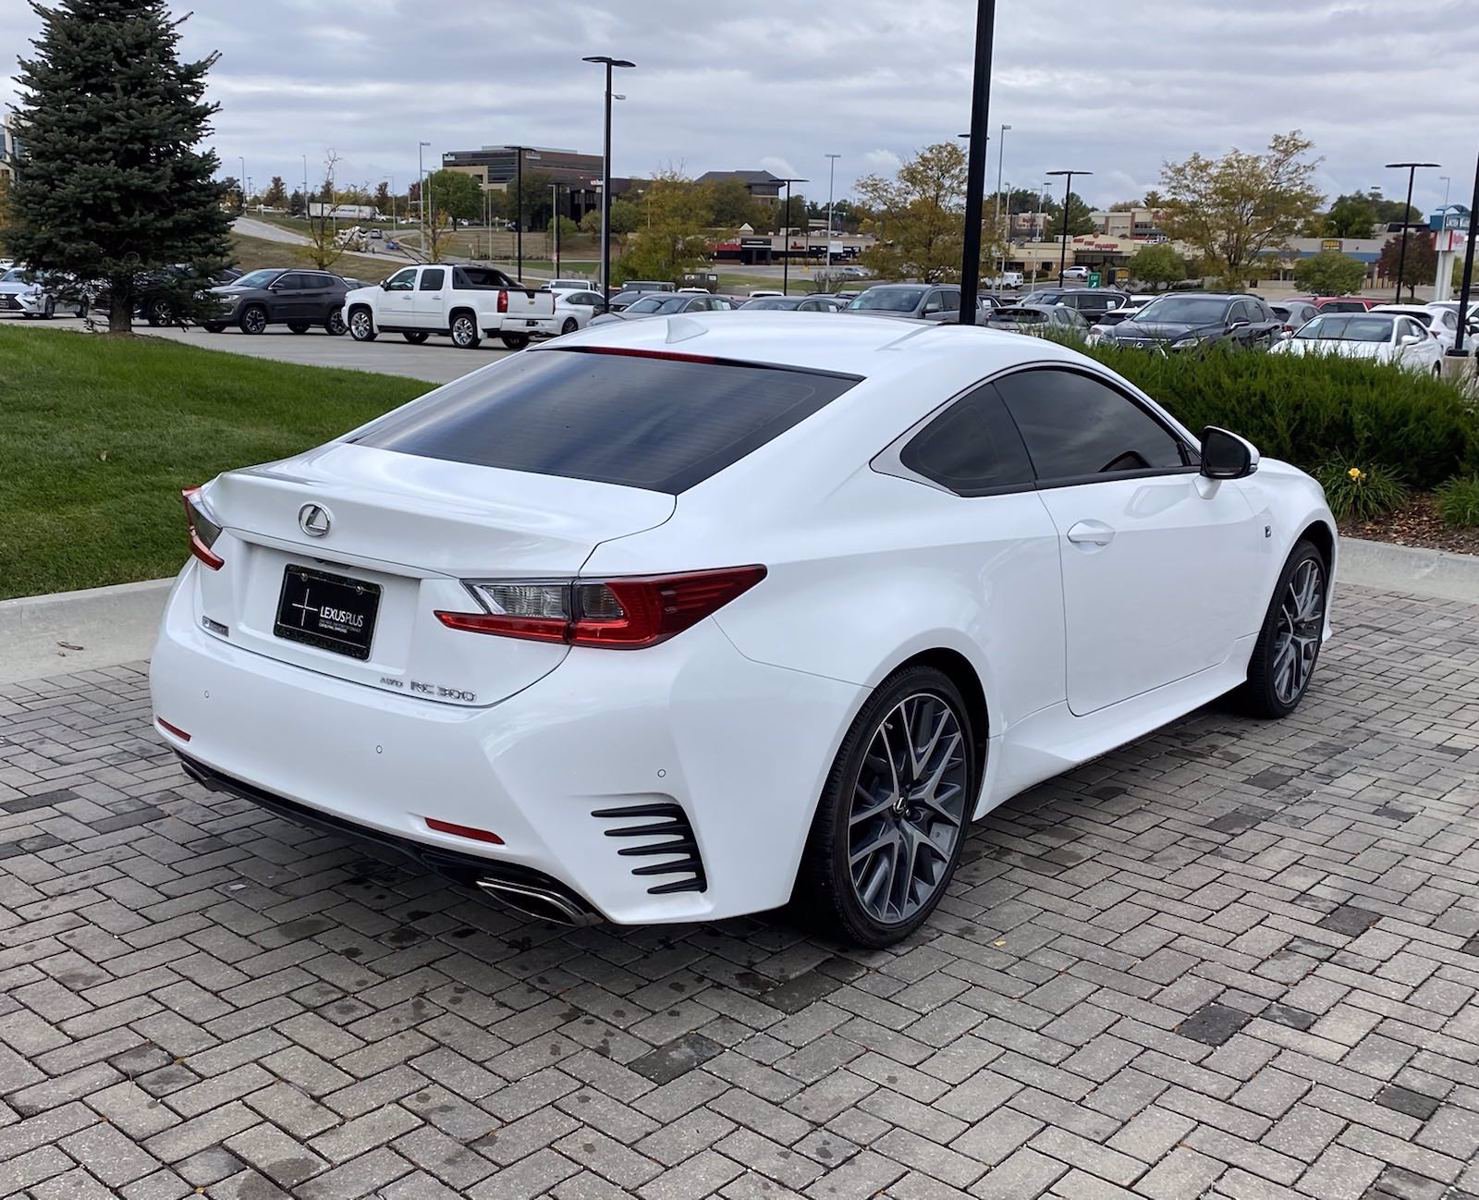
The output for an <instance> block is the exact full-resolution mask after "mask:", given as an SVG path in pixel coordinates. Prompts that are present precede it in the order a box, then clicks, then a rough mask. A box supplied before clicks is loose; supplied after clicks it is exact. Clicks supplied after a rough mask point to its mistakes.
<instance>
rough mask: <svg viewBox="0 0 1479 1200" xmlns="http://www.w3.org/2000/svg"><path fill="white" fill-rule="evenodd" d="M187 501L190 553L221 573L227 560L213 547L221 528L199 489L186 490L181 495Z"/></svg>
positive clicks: (186, 518) (186, 517)
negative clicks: (211, 514) (201, 496)
mask: <svg viewBox="0 0 1479 1200" xmlns="http://www.w3.org/2000/svg"><path fill="white" fill-rule="evenodd" d="M180 498H181V499H182V500H184V501H185V528H186V529H187V530H188V531H189V535H190V553H191V554H193V555H195V557H196V558H198V559H200V561H201V562H203V563H204V564H205V565H206V566H208V567H209V568H210V569H211V570H212V571H219V570H220V569H221V568H222V567H224V566H225V565H226V560H225V559H224V558H222V557H221V556H220V555H219V554H216V553H214V552H213V551H212V550H211V547H212V546H214V545H215V544H216V539H217V538H219V537H220V536H221V527H220V526H219V525H218V524H216V522H215V521H213V520H212V519H211V518H210V516H209V513H208V510H207V509H206V507H205V505H204V504H203V503H202V502H201V499H200V489H199V488H198V487H193V488H186V489H185V490H184V491H182V492H181V493H180Z"/></svg>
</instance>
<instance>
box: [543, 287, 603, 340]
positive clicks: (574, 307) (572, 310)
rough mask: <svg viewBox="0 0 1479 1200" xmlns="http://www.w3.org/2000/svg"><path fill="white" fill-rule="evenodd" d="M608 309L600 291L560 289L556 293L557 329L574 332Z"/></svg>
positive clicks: (562, 331) (560, 331)
mask: <svg viewBox="0 0 1479 1200" xmlns="http://www.w3.org/2000/svg"><path fill="white" fill-rule="evenodd" d="M605 311H606V304H605V301H604V300H602V299H601V293H600V292H592V291H584V292H577V291H573V290H572V291H563V290H562V291H558V292H556V293H555V331H556V332H557V333H561V334H564V333H574V332H575V331H576V330H577V329H584V328H585V327H586V326H587V325H589V324H590V323H591V319H592V318H593V317H595V316H596V315H597V314H598V313H602V312H605Z"/></svg>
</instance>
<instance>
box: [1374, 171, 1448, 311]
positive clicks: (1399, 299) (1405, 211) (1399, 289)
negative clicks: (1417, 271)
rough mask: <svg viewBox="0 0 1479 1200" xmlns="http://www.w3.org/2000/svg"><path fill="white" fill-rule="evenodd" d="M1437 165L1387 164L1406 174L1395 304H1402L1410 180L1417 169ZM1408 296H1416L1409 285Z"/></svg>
mask: <svg viewBox="0 0 1479 1200" xmlns="http://www.w3.org/2000/svg"><path fill="white" fill-rule="evenodd" d="M1440 165H1441V164H1439V163H1431V162H1400V163H1387V169H1388V170H1398V169H1400V170H1404V171H1406V172H1407V207H1406V208H1404V209H1403V210H1402V244H1401V245H1400V246H1399V247H1398V248H1397V303H1398V304H1401V303H1402V271H1403V269H1404V268H1405V267H1406V266H1407V226H1408V224H1409V220H1408V210H1409V209H1411V208H1412V179H1413V176H1415V175H1416V174H1417V169H1418V168H1419V167H1436V166H1440ZM1407 291H1408V294H1409V295H1412V296H1414V297H1415V296H1416V292H1414V291H1413V287H1412V285H1411V284H1408V285H1407Z"/></svg>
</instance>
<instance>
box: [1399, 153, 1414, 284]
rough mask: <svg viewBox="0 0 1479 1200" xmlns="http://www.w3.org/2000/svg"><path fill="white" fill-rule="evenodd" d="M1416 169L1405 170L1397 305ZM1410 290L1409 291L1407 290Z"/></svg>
mask: <svg viewBox="0 0 1479 1200" xmlns="http://www.w3.org/2000/svg"><path fill="white" fill-rule="evenodd" d="M1416 174H1417V168H1416V167H1408V168H1407V207H1406V208H1404V209H1403V210H1402V244H1401V245H1400V246H1399V247H1398V248H1397V303H1398V304H1401V303H1402V268H1403V267H1405V266H1406V265H1407V224H1408V220H1409V216H1408V214H1409V213H1410V212H1411V211H1412V177H1413V176H1414V175H1416ZM1409 290H1411V289H1409Z"/></svg>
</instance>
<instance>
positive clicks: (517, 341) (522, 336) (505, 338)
mask: <svg viewBox="0 0 1479 1200" xmlns="http://www.w3.org/2000/svg"><path fill="white" fill-rule="evenodd" d="M498 340H499V341H501V342H502V343H503V344H504V345H505V346H507V347H508V348H509V349H510V350H522V349H523V348H524V347H525V346H527V345H528V344H529V335H528V334H527V333H500V334H499V335H498Z"/></svg>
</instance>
